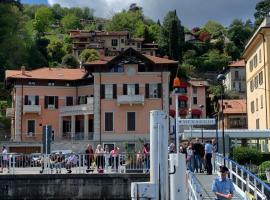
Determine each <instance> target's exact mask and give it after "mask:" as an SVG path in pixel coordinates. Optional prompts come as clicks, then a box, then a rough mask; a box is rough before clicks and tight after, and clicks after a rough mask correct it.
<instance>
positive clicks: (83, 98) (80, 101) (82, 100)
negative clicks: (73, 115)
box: [78, 96, 87, 105]
mask: <svg viewBox="0 0 270 200" xmlns="http://www.w3.org/2000/svg"><path fill="white" fill-rule="evenodd" d="M82 104H87V96H79V97H78V105H82Z"/></svg>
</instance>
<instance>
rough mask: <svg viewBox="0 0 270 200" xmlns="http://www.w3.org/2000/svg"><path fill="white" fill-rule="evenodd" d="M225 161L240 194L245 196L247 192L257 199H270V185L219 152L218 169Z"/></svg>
mask: <svg viewBox="0 0 270 200" xmlns="http://www.w3.org/2000/svg"><path fill="white" fill-rule="evenodd" d="M224 161H225V164H226V166H227V167H228V168H229V172H230V178H231V179H232V181H233V183H234V185H235V187H236V189H237V190H238V192H239V193H240V194H242V195H243V196H245V195H246V194H245V193H248V194H251V195H253V196H254V198H255V199H256V200H268V199H270V187H269V186H268V185H267V184H266V183H265V182H263V181H262V180H261V179H259V178H258V177H257V176H255V175H254V174H253V173H251V172H250V171H248V170H247V169H245V168H244V167H242V166H241V165H239V164H238V163H236V162H234V161H233V160H230V159H229V158H224V157H223V156H222V155H220V154H217V155H216V159H215V163H216V170H217V171H218V169H219V167H220V166H221V165H223V164H224Z"/></svg>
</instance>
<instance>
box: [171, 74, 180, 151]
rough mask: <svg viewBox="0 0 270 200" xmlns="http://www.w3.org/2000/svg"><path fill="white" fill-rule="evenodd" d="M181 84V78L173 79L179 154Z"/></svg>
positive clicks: (177, 149)
mask: <svg viewBox="0 0 270 200" xmlns="http://www.w3.org/2000/svg"><path fill="white" fill-rule="evenodd" d="M180 85H181V80H180V79H179V78H178V77H177V76H176V77H175V78H174V80H173V88H174V94H175V136H176V145H175V146H176V153H177V155H179V149H180V144H179V137H178V116H179V110H178V94H179V93H180Z"/></svg>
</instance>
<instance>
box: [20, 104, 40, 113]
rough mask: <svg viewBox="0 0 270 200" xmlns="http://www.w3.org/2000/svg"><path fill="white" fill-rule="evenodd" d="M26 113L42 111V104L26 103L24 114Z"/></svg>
mask: <svg viewBox="0 0 270 200" xmlns="http://www.w3.org/2000/svg"><path fill="white" fill-rule="evenodd" d="M25 113H38V114H40V113H41V106H40V105H24V106H23V114H25Z"/></svg>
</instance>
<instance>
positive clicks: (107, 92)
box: [105, 84, 113, 99]
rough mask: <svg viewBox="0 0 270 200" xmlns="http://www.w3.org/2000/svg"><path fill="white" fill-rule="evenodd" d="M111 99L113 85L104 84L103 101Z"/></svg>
mask: <svg viewBox="0 0 270 200" xmlns="http://www.w3.org/2000/svg"><path fill="white" fill-rule="evenodd" d="M112 98H113V85H112V84H106V85H105V99H112Z"/></svg>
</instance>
